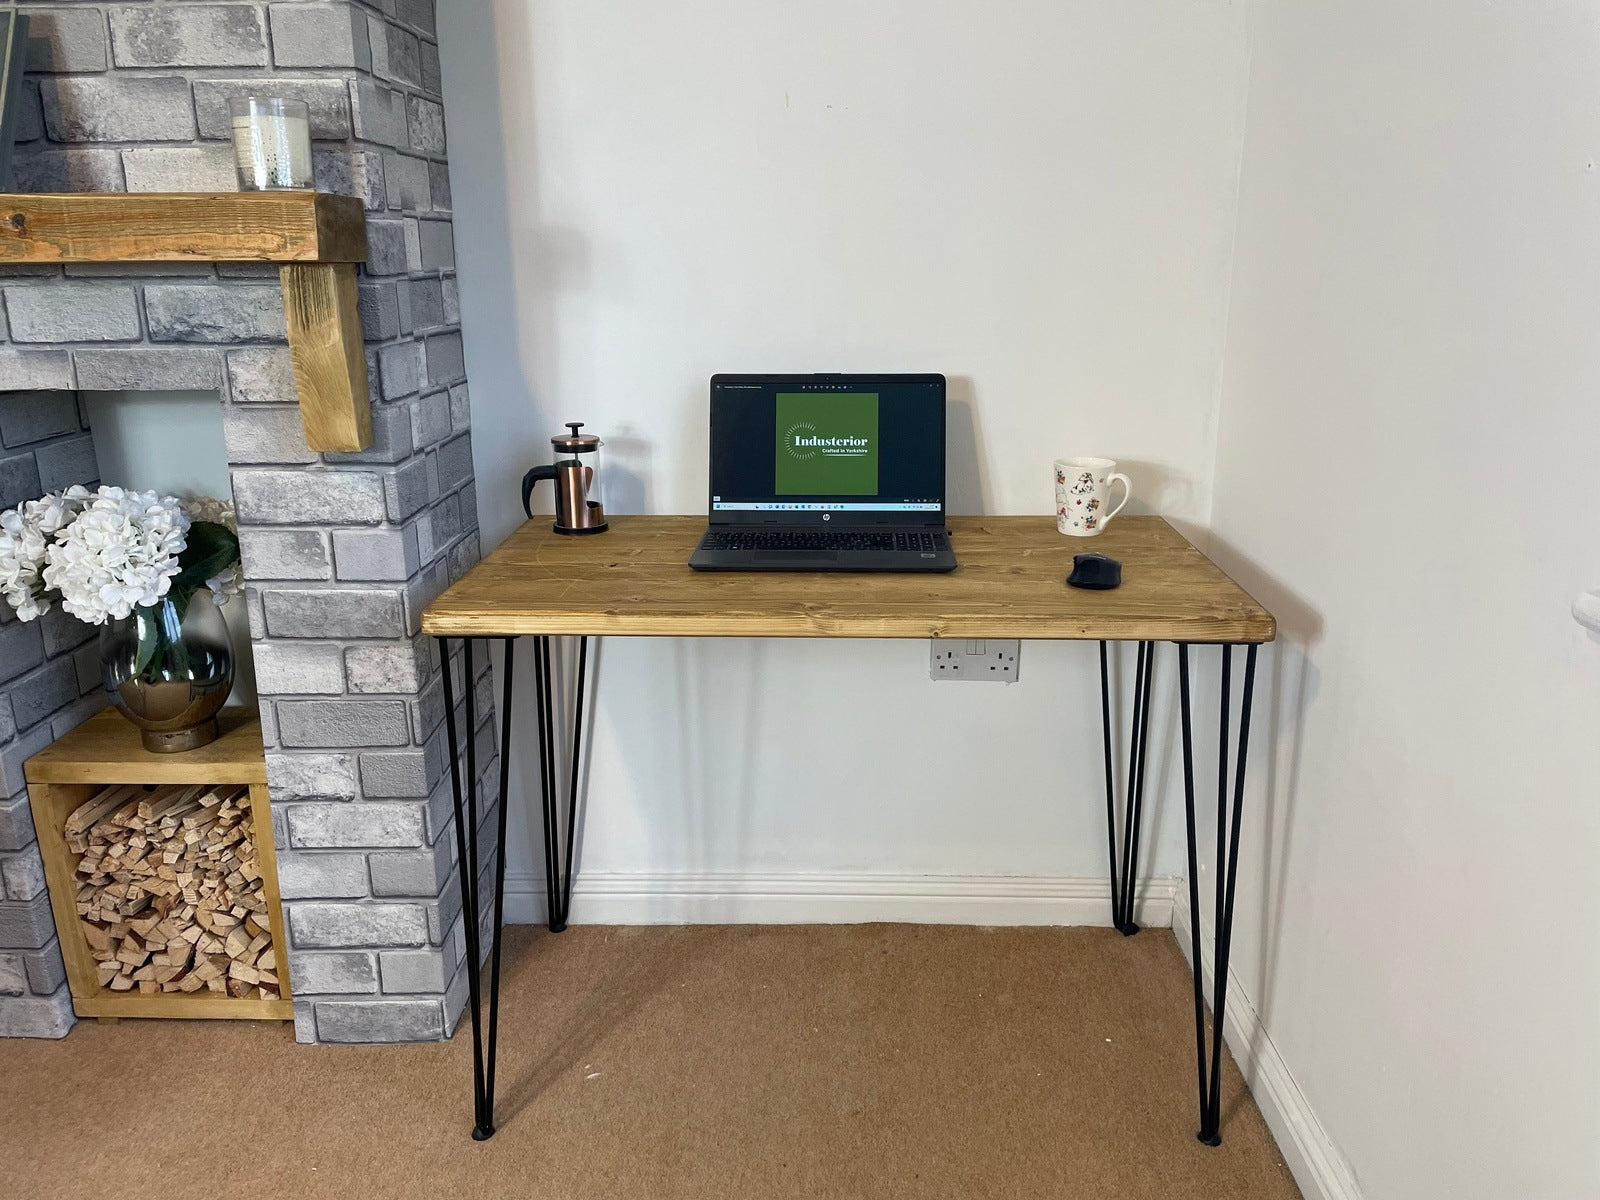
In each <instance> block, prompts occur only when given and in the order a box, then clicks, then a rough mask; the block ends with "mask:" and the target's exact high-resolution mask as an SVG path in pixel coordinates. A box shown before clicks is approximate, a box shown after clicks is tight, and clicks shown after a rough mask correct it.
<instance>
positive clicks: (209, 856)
mask: <svg viewBox="0 0 1600 1200" xmlns="http://www.w3.org/2000/svg"><path fill="white" fill-rule="evenodd" d="M221 720H222V729H223V732H222V736H221V737H220V738H218V739H217V740H216V741H214V742H212V743H211V744H210V745H208V746H202V747H200V748H199V749H197V750H190V751H187V752H186V753H182V754H151V753H150V752H148V751H147V750H145V749H144V748H143V747H142V746H140V744H139V733H138V730H136V729H135V728H134V727H133V726H132V725H130V724H129V723H128V722H127V721H125V720H123V718H122V717H121V715H119V714H118V713H117V712H115V711H114V710H107V711H106V712H103V713H100V714H99V715H98V716H95V717H92V718H90V719H89V720H88V721H85V722H84V723H83V724H82V725H80V726H78V728H77V729H75V730H73V731H72V732H71V733H69V734H67V735H66V736H65V737H63V738H61V739H59V740H57V741H56V742H54V743H53V744H52V745H50V746H48V747H46V748H45V749H44V750H42V751H41V752H40V753H38V754H36V755H34V756H33V758H31V759H29V760H28V762H27V764H26V766H25V768H24V774H25V775H26V777H27V781H28V799H29V803H30V805H31V807H32V809H33V823H34V827H35V831H36V832H37V834H38V838H39V852H40V855H41V856H42V857H43V859H44V871H45V882H46V883H47V884H48V885H49V888H50V907H51V911H52V912H53V913H54V915H55V921H56V931H57V933H59V934H60V937H61V953H62V957H63V958H64V959H65V960H66V966H67V983H68V985H69V986H70V987H71V989H72V1007H73V1011H75V1012H76V1013H77V1014H78V1015H79V1016H80V1017H102V1018H115V1017H189V1018H193V1017H229V1018H235V1019H241V1018H243V1019H268V1020H292V1019H293V1017H294V1006H293V1002H292V1000H291V999H290V991H289V975H288V961H287V959H288V955H287V942H286V940H285V938H284V934H283V906H282V904H281V903H280V902H279V896H278V871H277V863H276V860H275V858H274V855H273V842H272V809H271V805H270V802H269V800H268V797H267V769H266V759H265V757H264V755H263V752H262V748H261V722H260V720H259V719H258V718H257V716H256V714H255V713H254V712H253V711H250V710H246V709H224V710H223V712H222V714H221Z"/></svg>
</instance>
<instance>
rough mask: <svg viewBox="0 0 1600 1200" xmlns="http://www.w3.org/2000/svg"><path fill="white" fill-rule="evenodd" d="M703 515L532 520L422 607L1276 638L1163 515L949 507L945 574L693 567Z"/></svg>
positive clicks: (483, 616)
mask: <svg viewBox="0 0 1600 1200" xmlns="http://www.w3.org/2000/svg"><path fill="white" fill-rule="evenodd" d="M705 528H706V522H705V518H704V517H613V518H612V519H611V529H610V532H608V533H603V534H596V535H594V536H592V537H568V536H563V535H561V534H557V533H554V532H552V531H551V529H550V526H549V525H548V524H545V523H543V522H534V521H529V522H527V523H526V524H524V525H523V526H522V527H521V528H519V529H518V530H517V531H516V532H515V533H513V534H512V535H511V536H510V537H509V538H507V539H506V541H505V542H504V543H503V544H502V545H501V546H500V548H499V549H497V550H495V551H494V552H493V553H492V554H490V555H489V556H488V557H487V558H485V559H484V560H483V561H482V562H480V563H479V564H478V565H477V566H476V567H474V568H473V569H472V570H471V571H470V572H469V573H468V574H467V575H466V576H465V577H464V578H463V579H462V580H461V581H460V582H459V583H457V584H456V585H455V586H454V587H452V588H451V589H450V590H449V591H447V592H445V593H444V595H442V596H440V597H439V598H438V599H437V600H435V601H434V602H433V603H432V604H431V605H429V606H428V610H427V612H425V613H424V614H423V617H422V628H423V630H424V631H425V632H427V633H431V634H433V635H435V636H437V637H504V636H506V635H508V634H530V633H531V634H552V633H553V634H578V635H583V634H632V635H639V636H653V637H830V638H836V637H871V638H900V637H908V638H927V637H955V638H985V637H987V638H1039V639H1057V638H1067V639H1090V640H1100V639H1103V638H1109V639H1111V640H1114V641H1164V642H1165V641H1186V642H1235V643H1238V642H1270V641H1271V640H1272V638H1273V636H1274V632H1275V628H1276V627H1275V625H1274V623H1273V620H1272V614H1271V613H1269V612H1267V610H1266V609H1264V608H1262V607H1261V605H1259V604H1257V603H1256V602H1255V601H1254V600H1252V599H1251V598H1250V597H1249V596H1248V595H1247V594H1246V593H1245V592H1244V590H1243V589H1242V588H1240V587H1239V585H1238V584H1236V583H1234V582H1233V581H1232V580H1231V579H1229V578H1228V577H1227V576H1226V575H1224V574H1223V573H1222V572H1221V571H1220V570H1218V569H1217V567H1216V566H1215V564H1213V563H1212V562H1211V560H1210V559H1208V558H1206V557H1205V556H1204V555H1203V554H1201V553H1200V551H1198V550H1196V549H1195V548H1194V547H1193V546H1191V545H1190V544H1189V543H1188V542H1187V541H1186V540H1185V539H1184V538H1183V536H1182V535H1181V534H1179V533H1178V531H1177V530H1175V529H1174V528H1172V526H1171V525H1168V524H1167V523H1166V522H1165V521H1163V520H1162V519H1161V518H1160V517H1119V518H1118V519H1117V520H1115V521H1113V522H1112V523H1111V524H1110V525H1108V526H1107V527H1106V531H1105V532H1104V533H1103V534H1101V535H1100V536H1099V537H1097V538H1068V537H1062V536H1061V535H1060V534H1059V533H1057V532H1056V523H1055V518H1053V517H952V518H951V519H950V523H949V528H950V544H951V546H952V547H954V549H955V552H956V558H957V559H958V560H959V562H960V564H961V565H960V566H959V567H957V568H956V570H954V571H952V572H950V573H949V574H948V575H881V574H880V575H841V574H833V573H815V574H813V573H810V572H782V573H778V572H761V573H744V572H721V571H717V572H708V571H691V570H689V568H688V567H687V566H685V565H684V564H685V563H687V562H688V561H689V554H690V552H691V551H693V550H694V547H695V543H696V542H698V541H699V540H700V535H701V534H702V533H704V532H705ZM1088 550H1095V551H1098V552H1100V553H1102V554H1109V555H1111V557H1113V558H1116V559H1120V560H1121V562H1122V566H1123V584H1122V586H1121V587H1120V588H1117V589H1116V590H1114V591H1109V592H1088V591H1082V590H1080V589H1078V588H1069V587H1066V586H1064V585H1065V580H1066V577H1067V573H1068V572H1069V571H1071V570H1072V556H1073V555H1074V554H1081V553H1083V552H1085V551H1088Z"/></svg>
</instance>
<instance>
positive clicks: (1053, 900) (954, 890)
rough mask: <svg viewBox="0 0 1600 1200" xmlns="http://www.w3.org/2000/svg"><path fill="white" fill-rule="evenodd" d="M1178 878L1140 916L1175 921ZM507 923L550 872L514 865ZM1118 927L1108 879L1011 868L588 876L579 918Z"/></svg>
mask: <svg viewBox="0 0 1600 1200" xmlns="http://www.w3.org/2000/svg"><path fill="white" fill-rule="evenodd" d="M1178 889H1179V881H1178V880H1176V879H1151V880H1147V881H1146V882H1145V883H1144V884H1143V885H1142V886H1141V888H1140V891H1139V900H1138V912H1137V920H1138V921H1139V923H1140V924H1141V925H1145V926H1149V927H1151V928H1168V927H1170V926H1171V924H1172V902H1173V897H1174V896H1175V895H1176V894H1177V892H1178ZM505 916H506V922H507V923H508V924H512V925H534V924H538V923H539V922H540V921H542V920H543V919H544V877H543V876H542V875H535V874H532V873H529V872H511V871H507V872H506V901H505ZM864 921H897V922H907V923H911V924H925V925H926V924H936V925H1105V926H1109V925H1110V924H1111V885H1110V884H1109V883H1108V882H1107V881H1106V879H1104V878H1036V877H1022V876H1013V875H883V874H812V875H787V874H739V875H733V874H712V873H705V874H660V875H649V874H628V875H621V874H617V875H605V874H599V873H588V874H583V873H580V874H579V876H578V881H577V884H576V886H575V887H574V888H573V892H572V923H573V924H574V925H686V924H687V925H805V924H819V925H826V924H852V923H860V922H864Z"/></svg>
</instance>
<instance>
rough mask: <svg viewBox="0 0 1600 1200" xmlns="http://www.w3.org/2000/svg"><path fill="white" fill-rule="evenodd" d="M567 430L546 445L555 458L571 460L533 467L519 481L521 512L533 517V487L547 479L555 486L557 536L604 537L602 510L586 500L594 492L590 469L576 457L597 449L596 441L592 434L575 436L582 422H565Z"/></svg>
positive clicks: (591, 501) (593, 502)
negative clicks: (551, 449)
mask: <svg viewBox="0 0 1600 1200" xmlns="http://www.w3.org/2000/svg"><path fill="white" fill-rule="evenodd" d="M567 428H568V429H569V430H571V432H570V433H558V434H557V435H556V436H555V437H553V438H551V439H550V444H551V445H552V446H554V447H555V448H556V453H557V454H570V455H571V456H572V457H570V458H559V459H557V460H556V461H555V462H553V463H551V464H550V465H549V466H545V467H534V468H533V470H531V471H529V472H528V473H527V474H526V475H524V476H523V477H522V511H523V512H525V513H527V514H528V516H529V517H532V516H533V508H532V500H533V485H534V484H536V483H538V482H539V480H541V479H548V480H551V481H552V482H553V483H554V484H555V485H556V523H555V526H554V529H555V531H556V532H557V533H566V534H574V535H576V534H584V533H604V532H605V531H606V513H605V509H604V508H602V507H601V506H600V502H599V501H598V500H591V499H589V496H590V493H591V492H592V491H593V490H594V468H593V467H590V466H586V465H585V464H584V462H583V460H582V459H581V458H579V457H578V456H579V455H580V454H593V453H594V452H595V451H596V450H598V449H600V439H599V438H597V437H595V436H594V434H592V433H579V432H578V430H580V429H582V428H583V422H582V421H568V422H567Z"/></svg>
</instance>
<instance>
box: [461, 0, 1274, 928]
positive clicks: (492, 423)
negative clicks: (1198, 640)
mask: <svg viewBox="0 0 1600 1200" xmlns="http://www.w3.org/2000/svg"><path fill="white" fill-rule="evenodd" d="M440 38H441V50H442V54H443V58H444V86H445V92H446V98H447V103H448V108H449V112H450V138H451V155H450V159H451V174H452V177H453V179H454V180H455V189H454V190H455V197H454V200H455V211H456V215H457V218H458V219H457V222H456V239H457V258H458V262H459V267H460V274H461V280H462V307H463V313H464V318H463V319H464V326H465V329H466V348H467V355H468V360H469V367H470V373H471V375H472V381H473V396H472V404H473V419H474V424H475V428H476V436H475V437H474V454H475V459H476V466H477V471H478V497H479V507H480V510H481V517H482V523H483V538H484V544H485V548H486V549H489V548H492V547H493V546H494V545H496V544H497V543H498V542H499V541H500V540H501V539H502V538H504V536H505V535H506V534H507V533H508V532H509V531H510V530H511V529H512V528H513V527H514V526H515V525H516V523H517V522H518V521H519V520H520V519H521V512H520V509H519V505H518V496H517V484H518V480H519V479H520V477H521V474H522V472H523V471H524V470H525V469H526V468H527V467H528V466H529V465H530V464H532V463H537V462H545V461H548V460H549V458H550V446H549V442H548V438H549V436H550V435H551V434H552V433H554V432H556V431H557V430H559V428H560V426H561V422H563V421H567V420H583V421H586V422H588V423H589V427H590V429H592V430H593V431H595V432H597V433H600V434H601V435H602V436H603V437H604V438H605V439H606V442H607V447H606V450H605V451H603V454H604V459H603V463H602V467H601V470H602V473H603V474H604V475H605V478H606V480H607V483H608V493H607V499H608V503H609V504H610V506H611V507H612V509H613V511H618V512H657V513H671V512H696V511H703V510H704V504H705V490H704V489H705V477H706V392H707V377H708V376H709V375H710V374H711V373H712V372H714V371H718V370H767V371H813V370H843V371H850V370H891V371H893V370H905V371H927V370H937V371H943V372H945V373H947V374H948V375H949V376H950V377H951V394H952V399H953V401H954V407H953V410H952V419H951V439H952V447H951V462H950V469H951V491H952V494H953V497H954V508H955V511H957V512H979V511H985V512H1002V513H1016V512H1039V513H1043V512H1047V511H1048V509H1049V504H1050V492H1049V487H1048V483H1047V475H1048V472H1049V465H1050V461H1051V459H1052V458H1053V457H1054V456H1056V455H1058V454H1061V453H1066V452H1071V453H1100V454H1108V455H1113V456H1117V457H1119V458H1122V459H1123V460H1124V461H1125V463H1127V464H1128V465H1127V466H1126V468H1125V469H1127V470H1128V471H1129V472H1130V473H1131V474H1132V475H1133V477H1134V479H1135V480H1136V481H1137V484H1138V488H1139V490H1140V493H1141V494H1140V496H1139V498H1138V503H1137V504H1136V507H1137V508H1143V509H1145V510H1150V509H1155V510H1159V511H1162V512H1166V513H1169V514H1173V515H1174V516H1176V517H1178V518H1181V519H1184V520H1187V521H1189V522H1195V521H1199V520H1202V519H1203V518H1204V517H1205V515H1206V512H1207V509H1208V505H1209V494H1208V477H1209V470H1210V462H1211V455H1212V452H1213V445H1214V433H1215V424H1214V423H1215V410H1216V399H1217V390H1218V386H1219V371H1220V350H1221V330H1222V325H1223V321H1224V317H1225V310H1224V300H1225V293H1226V285H1227V268H1228V261H1229V253H1230V243H1231V235H1232V225H1233V220H1232V217H1233V211H1234V199H1235V184H1236V173H1237V164H1238V154H1239V144H1240V139H1241V136H1242V118H1243V103H1244V91H1243V89H1244V73H1245V61H1244V54H1243V50H1244V44H1243V26H1242V14H1241V12H1240V10H1239V9H1238V8H1237V7H1234V6H1230V5H1224V4H1216V3H1210V2H1204V0H1169V2H1163V3H1148V4H1138V5H1112V4H1104V3H1090V2H1079V3H1061V2H1060V0H1033V2H1030V3H1015V4H1010V5H1007V6H1005V7H1004V8H1003V9H1001V10H995V9H982V10H980V9H979V8H975V7H974V6H972V5H971V4H968V3H957V2H955V0H950V2H946V3H930V2H929V0H914V2H913V0H866V2H863V0H848V2H847V0H828V2H816V3H809V4H804V5H796V4H789V3H779V2H777V0H764V2H758V3H752V2H750V0H699V2H697V3H679V4H671V5H660V4H653V3H645V2H643V0H631V2H623V0H496V2H495V3H492V4H482V5H463V6H459V7H452V8H451V11H450V12H449V14H447V15H445V16H443V17H442V18H441V29H440ZM546 503H547V504H548V500H547V501H546ZM927 660H928V649H927V645H926V644H925V643H921V642H901V643H894V642H865V643H862V642H858V643H824V642H804V643H785V642H775V641H769V642H750V641H731V642H720V643H716V642H688V643H683V642H678V643H674V642H671V641H664V640H625V639H608V640H607V641H606V642H605V643H604V647H603V650H602V652H601V663H600V671H599V693H598V697H599V698H598V723H597V728H596V739H595V760H594V765H593V768H592V775H591V778H590V782H589V793H588V794H589V814H588V823H587V827H586V829H585V831H584V838H583V849H582V863H583V867H584V871H585V875H586V876H588V877H591V878H593V877H594V876H595V875H596V873H600V872H622V873H635V874H637V873H657V874H661V873H665V874H682V873H692V872H697V871H711V872H752V871H754V872H760V871H769V872H771V871H776V872H796V873H813V874H814V873H818V872H887V873H908V874H915V873H923V872H926V873H947V874H956V875H982V874H1017V875H1035V876H1082V877H1087V876H1095V875H1098V874H1101V873H1103V872H1104V869H1105V868H1104V841H1103V838H1104V833H1103V823H1104V807H1103V806H1104V800H1103V794H1102V792H1101V790H1100V786H1101V785H1100V783H1099V779H1100V774H1099V772H1100V765H1099V764H1100V748H1099V738H1100V732H1099V723H1098V714H1097V712H1096V711H1094V710H1093V708H1092V707H1091V708H1085V707H1084V704H1085V697H1087V696H1090V695H1092V693H1093V689H1095V688H1096V687H1097V684H1096V683H1095V676H1094V674H1093V669H1092V663H1093V661H1094V658H1093V651H1092V649H1091V648H1090V647H1087V646H1049V645H1043V644H1030V645H1028V646H1025V647H1024V649H1023V653H1022V663H1021V668H1022V669H1021V682H1020V683H1018V684H1017V685H1015V686H1013V687H1010V688H1007V687H1004V686H1001V685H977V684H968V685H959V684H948V683H946V684H933V683H931V682H930V681H929V679H928V677H927ZM1129 670H1130V672H1131V662H1130V664H1129ZM1173 670H1174V667H1173V664H1172V661H1171V659H1170V658H1169V659H1168V662H1167V671H1168V676H1167V682H1169V683H1170V682H1171V679H1172V676H1171V672H1172V671H1173ZM521 703H523V704H525V705H526V704H530V703H531V696H528V695H525V696H524V697H523V699H522V701H521ZM997 763H1003V764H1004V767H1003V769H997V768H996V764H997ZM528 783H529V784H533V783H534V780H533V777H532V776H531V774H530V776H529V779H528ZM519 792H520V796H521V803H522V806H523V809H524V810H525V811H527V812H532V811H534V810H533V809H532V807H531V803H536V800H531V798H530V792H529V788H528V787H522V788H520V789H519ZM1177 812H1178V810H1169V811H1167V812H1165V813H1162V814H1158V815H1157V817H1156V819H1155V820H1154V822H1153V825H1154V837H1155V839H1156V840H1157V841H1159V842H1160V843H1161V849H1160V852H1159V854H1158V855H1157V858H1156V862H1155V864H1154V867H1155V870H1156V871H1157V873H1166V874H1176V873H1177V872H1178V871H1179V869H1180V865H1181V855H1180V854H1179V852H1178V847H1179V846H1180V844H1181V842H1180V840H1179V839H1180V837H1181V830H1180V819H1179V817H1178V816H1177ZM513 845H514V847H516V849H517V851H519V852H520V862H519V863H517V864H515V865H514V866H513V868H512V869H513V872H514V873H515V872H517V871H518V870H519V869H520V870H523V871H527V870H531V869H532V863H533V860H534V858H535V857H536V854H537V843H536V842H534V843H531V844H530V843H529V842H528V840H527V835H526V833H525V832H521V833H519V834H518V835H517V838H516V840H515V841H514V842H513ZM575 913H576V916H577V917H578V919H582V917H583V905H582V902H581V901H580V902H579V904H578V905H577V907H576V909H575Z"/></svg>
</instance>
